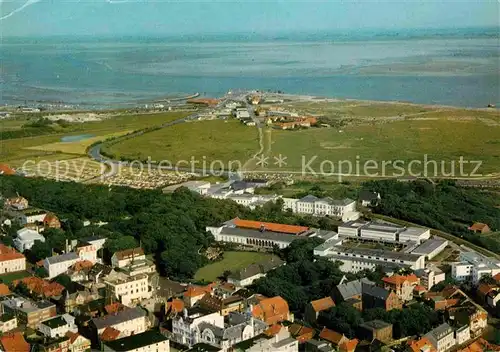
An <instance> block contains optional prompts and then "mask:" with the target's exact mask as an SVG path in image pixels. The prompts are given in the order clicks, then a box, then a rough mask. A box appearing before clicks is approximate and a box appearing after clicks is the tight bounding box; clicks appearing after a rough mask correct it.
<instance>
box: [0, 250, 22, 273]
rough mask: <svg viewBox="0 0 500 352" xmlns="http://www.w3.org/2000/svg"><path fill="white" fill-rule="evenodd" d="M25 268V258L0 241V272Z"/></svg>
mask: <svg viewBox="0 0 500 352" xmlns="http://www.w3.org/2000/svg"><path fill="white" fill-rule="evenodd" d="M22 270H26V258H25V257H24V255H22V254H21V253H19V252H18V251H16V250H15V249H13V248H11V247H7V246H6V245H4V244H2V243H0V274H5V273H11V272H14V271H22Z"/></svg>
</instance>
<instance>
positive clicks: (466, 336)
mask: <svg viewBox="0 0 500 352" xmlns="http://www.w3.org/2000/svg"><path fill="white" fill-rule="evenodd" d="M470 339H471V336H470V327H469V325H464V326H462V327H460V328H458V329H456V330H455V341H456V344H457V345H461V344H463V343H465V342H467V341H469V340H470Z"/></svg>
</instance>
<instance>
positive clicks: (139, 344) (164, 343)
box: [102, 330, 170, 352]
mask: <svg viewBox="0 0 500 352" xmlns="http://www.w3.org/2000/svg"><path fill="white" fill-rule="evenodd" d="M102 351H104V352H169V351H170V342H169V340H168V338H166V337H165V336H163V335H162V334H160V333H159V332H158V331H154V330H149V331H146V332H143V333H141V334H137V335H133V336H128V337H124V338H119V339H117V340H114V341H109V342H106V343H104V344H103V349H102Z"/></svg>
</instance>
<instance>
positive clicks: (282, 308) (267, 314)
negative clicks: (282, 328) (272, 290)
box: [252, 296, 293, 325]
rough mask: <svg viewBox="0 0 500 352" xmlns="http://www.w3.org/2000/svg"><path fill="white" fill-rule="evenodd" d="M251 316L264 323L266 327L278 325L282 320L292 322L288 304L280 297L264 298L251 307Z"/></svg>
mask: <svg viewBox="0 0 500 352" xmlns="http://www.w3.org/2000/svg"><path fill="white" fill-rule="evenodd" d="M252 315H253V316H254V317H255V318H256V319H260V320H262V321H264V322H265V323H266V324H267V325H272V324H276V323H279V322H281V321H284V320H290V321H293V318H292V315H291V314H290V310H289V308H288V302H287V301H285V300H284V299H283V298H282V297H280V296H276V297H272V298H265V299H263V300H261V301H260V302H259V303H258V304H257V305H255V306H253V309H252Z"/></svg>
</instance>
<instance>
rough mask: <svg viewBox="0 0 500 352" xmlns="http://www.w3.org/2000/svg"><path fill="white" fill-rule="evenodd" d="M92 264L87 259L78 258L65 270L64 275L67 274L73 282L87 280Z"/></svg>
mask: <svg viewBox="0 0 500 352" xmlns="http://www.w3.org/2000/svg"><path fill="white" fill-rule="evenodd" d="M93 266H94V264H92V262H89V261H88V260H80V261H77V262H76V263H75V264H73V265H72V266H70V267H69V269H68V270H67V271H66V275H68V276H69V277H70V279H71V281H73V282H85V281H89V272H90V270H91V269H92V267H93Z"/></svg>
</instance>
